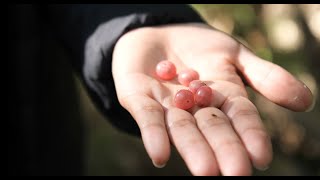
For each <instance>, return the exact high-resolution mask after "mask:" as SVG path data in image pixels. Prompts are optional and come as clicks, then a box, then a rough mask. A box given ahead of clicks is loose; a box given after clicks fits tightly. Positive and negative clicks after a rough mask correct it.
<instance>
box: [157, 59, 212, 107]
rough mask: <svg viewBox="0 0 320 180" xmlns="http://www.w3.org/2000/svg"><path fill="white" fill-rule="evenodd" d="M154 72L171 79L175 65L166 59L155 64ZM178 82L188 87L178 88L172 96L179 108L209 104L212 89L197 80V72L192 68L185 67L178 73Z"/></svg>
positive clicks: (173, 75) (165, 78)
mask: <svg viewBox="0 0 320 180" xmlns="http://www.w3.org/2000/svg"><path fill="white" fill-rule="evenodd" d="M156 74H157V76H158V77H159V78H160V79H162V80H172V79H174V78H175V77H176V76H177V70H176V67H175V65H174V64H173V63H172V62H171V61H168V60H165V61H160V62H159V63H158V64H157V66H156ZM178 82H179V83H180V84H182V85H184V86H186V87H189V88H188V89H181V90H179V91H178V92H177V93H176V94H175V96H174V104H175V106H176V107H178V108H180V109H184V110H187V109H190V108H192V107H193V106H194V105H197V106H200V107H206V106H210V104H211V101H212V96H213V94H212V89H211V88H210V87H209V86H207V84H206V83H204V82H203V81H201V80H199V74H198V72H197V71H195V70H193V69H186V70H183V71H181V72H179V74H178Z"/></svg>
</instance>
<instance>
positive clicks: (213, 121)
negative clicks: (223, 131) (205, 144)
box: [198, 117, 228, 131]
mask: <svg viewBox="0 0 320 180" xmlns="http://www.w3.org/2000/svg"><path fill="white" fill-rule="evenodd" d="M227 125H228V124H227V122H226V121H225V120H223V119H222V118H217V117H211V118H209V119H203V120H198V127H199V129H200V130H202V131H205V130H208V129H212V128H220V127H222V126H227Z"/></svg>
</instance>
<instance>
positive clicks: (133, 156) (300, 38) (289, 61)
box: [79, 4, 320, 175]
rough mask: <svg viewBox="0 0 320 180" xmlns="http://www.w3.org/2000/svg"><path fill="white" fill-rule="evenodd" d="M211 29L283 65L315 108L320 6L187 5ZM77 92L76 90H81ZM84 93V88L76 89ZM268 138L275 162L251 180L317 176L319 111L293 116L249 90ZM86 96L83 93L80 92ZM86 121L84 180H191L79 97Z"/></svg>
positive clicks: (176, 162) (176, 163) (175, 159)
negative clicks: (134, 179)
mask: <svg viewBox="0 0 320 180" xmlns="http://www.w3.org/2000/svg"><path fill="white" fill-rule="evenodd" d="M191 6H192V7H193V8H194V9H196V10H197V11H198V12H199V13H200V14H201V15H202V17H203V18H204V19H205V20H206V21H207V22H208V23H209V24H210V25H212V26H214V27H215V28H217V29H219V30H221V31H224V32H226V33H228V34H230V35H232V36H234V37H235V38H236V39H238V40H239V41H240V42H242V43H244V44H245V45H247V46H248V47H249V48H251V49H252V50H253V51H254V52H255V53H256V54H258V55H259V56H260V57H262V58H264V59H266V60H269V61H273V62H274V63H276V64H279V65H281V66H282V67H284V68H285V69H287V70H288V71H289V72H291V73H293V74H294V75H295V76H296V77H297V78H299V79H300V80H301V81H303V82H304V83H305V84H307V85H308V87H309V88H310V89H311V91H312V92H313V94H314V98H315V100H316V101H317V102H319V92H318V87H319V80H320V74H319V73H320V55H319V53H320V47H319V42H320V25H319V23H320V5H312V4H309V5H296V4H294V5H291V4H284V5H282V4H268V5H259V4H255V5H245V4H240V5H236V4H235V5H223V4H194V5H191ZM79 87H80V86H79ZM80 89H82V87H80ZM248 91H249V92H250V96H251V99H252V101H253V102H254V103H255V104H256V105H257V107H258V109H259V111H260V113H261V115H262V117H263V119H264V123H265V125H266V127H267V129H268V131H269V132H270V135H271V137H272V140H273V146H274V161H273V163H272V164H271V165H270V168H269V169H268V170H267V171H264V172H261V171H255V172H254V174H255V175H320V107H319V103H316V104H315V107H314V109H313V110H312V111H311V112H292V111H289V110H286V109H284V108H282V107H279V106H277V105H275V104H273V103H271V102H269V101H267V100H266V99H265V98H264V97H262V96H261V95H259V94H256V93H254V92H253V91H252V90H251V89H249V88H248ZM81 92H83V93H84V91H81ZM81 99H82V101H83V103H82V106H83V113H84V114H83V115H84V116H86V119H88V121H87V124H88V126H87V127H88V139H87V147H88V149H87V170H88V171H87V174H88V175H190V173H189V172H188V170H187V169H186V167H185V165H184V163H183V161H182V160H181V158H180V157H179V155H178V154H177V153H176V152H175V150H173V154H172V156H171V159H170V161H169V162H168V165H167V166H166V167H165V168H164V169H156V168H154V167H153V165H152V163H151V161H150V159H149V158H148V156H147V154H146V152H145V150H144V147H143V144H142V142H141V141H140V140H139V139H136V138H133V137H130V136H128V135H126V134H122V133H120V132H118V131H117V130H116V129H114V128H113V127H111V126H110V125H109V124H108V123H106V122H105V120H104V119H103V117H102V116H101V115H100V114H99V113H97V112H96V110H95V109H94V107H93V106H92V104H91V102H90V101H89V99H88V98H87V97H86V94H82V95H81Z"/></svg>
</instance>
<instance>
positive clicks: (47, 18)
mask: <svg viewBox="0 0 320 180" xmlns="http://www.w3.org/2000/svg"><path fill="white" fill-rule="evenodd" d="M8 18H9V19H8V22H9V24H8V45H9V53H8V55H9V56H8V74H9V84H8V85H9V87H10V88H9V91H8V92H9V100H8V107H9V108H8V109H9V118H10V119H9V130H8V137H9V139H8V154H9V156H8V166H9V168H8V169H9V175H81V173H82V170H83V162H82V155H83V151H82V145H83V144H82V142H81V138H82V134H83V132H82V123H81V117H80V115H79V114H80V113H79V107H78V105H77V104H75V103H74V102H77V94H74V93H71V94H68V93H70V92H76V91H75V90H74V86H73V83H74V82H73V80H72V74H71V72H68V68H65V67H63V66H68V64H67V63H66V62H64V61H63V60H65V59H66V56H65V55H64V54H65V53H66V54H67V58H68V59H70V62H71V65H72V68H73V69H74V70H75V72H76V73H77V75H78V76H79V77H80V79H81V80H82V82H83V84H84V85H85V87H86V88H87V90H88V93H89V96H90V97H91V99H92V100H93V102H94V103H95V104H96V106H97V108H98V109H99V110H100V111H101V112H102V113H103V114H104V115H105V116H106V117H107V118H106V119H108V120H110V122H111V123H112V124H113V125H115V126H116V127H118V128H119V129H121V130H124V131H125V132H128V133H130V134H134V135H139V134H140V132H139V130H138V128H137V125H136V124H135V121H134V120H133V119H132V117H131V116H130V114H129V113H128V112H127V111H126V110H125V109H123V108H122V107H121V106H120V104H119V102H118V100H117V97H116V92H115V87H114V82H113V78H112V73H111V61H112V52H113V47H114V45H115V43H116V42H117V40H118V39H119V38H120V37H121V36H122V35H123V34H124V33H126V32H128V31H129V30H132V29H134V28H138V27H143V26H156V25H162V24H169V23H183V22H202V20H201V18H200V17H199V16H198V14H197V13H196V12H195V11H194V10H192V9H191V8H190V7H189V6H187V5H87V4H86V5H48V6H44V5H38V6H35V5H9V6H8ZM102 32H103V33H102ZM61 54H63V55H61ZM61 98H62V99H63V101H59V100H58V99H61ZM60 104H63V105H60ZM71 122H72V123H71Z"/></svg>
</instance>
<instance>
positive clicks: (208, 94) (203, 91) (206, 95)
mask: <svg viewBox="0 0 320 180" xmlns="http://www.w3.org/2000/svg"><path fill="white" fill-rule="evenodd" d="M194 100H195V103H196V105H198V106H200V107H207V106H210V104H211V100H212V89H211V88H210V87H209V86H201V87H199V89H198V90H197V92H196V93H195V95H194Z"/></svg>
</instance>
